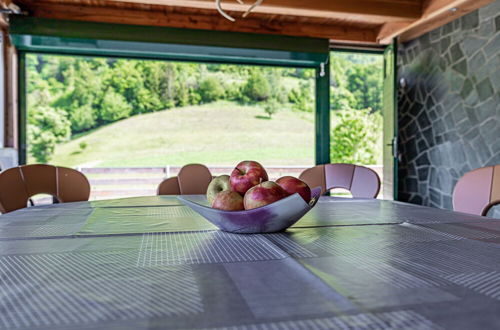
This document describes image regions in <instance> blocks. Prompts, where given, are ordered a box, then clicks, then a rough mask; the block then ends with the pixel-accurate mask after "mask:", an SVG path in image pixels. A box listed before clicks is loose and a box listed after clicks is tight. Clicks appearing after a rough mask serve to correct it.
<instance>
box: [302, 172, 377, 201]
mask: <svg viewBox="0 0 500 330" xmlns="http://www.w3.org/2000/svg"><path fill="white" fill-rule="evenodd" d="M299 178H300V179H301V180H302V181H304V182H306V183H307V184H308V185H309V187H311V188H314V187H318V186H319V187H321V188H322V189H321V193H322V194H324V193H326V192H327V191H329V190H330V189H334V188H344V189H347V190H349V191H350V192H351V194H352V196H353V197H355V198H376V197H377V195H378V193H379V191H380V178H379V177H378V174H377V173H376V172H375V171H374V170H372V169H370V168H368V167H364V166H359V165H353V164H325V165H318V166H315V167H312V168H309V169H307V170H305V171H304V172H302V173H301V174H300V176H299Z"/></svg>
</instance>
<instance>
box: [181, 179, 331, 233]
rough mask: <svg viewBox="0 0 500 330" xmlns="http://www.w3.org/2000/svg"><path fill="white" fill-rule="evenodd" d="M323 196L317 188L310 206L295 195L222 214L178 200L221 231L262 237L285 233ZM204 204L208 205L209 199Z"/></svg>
mask: <svg viewBox="0 0 500 330" xmlns="http://www.w3.org/2000/svg"><path fill="white" fill-rule="evenodd" d="M320 194H321V188H320V187H317V188H314V189H312V191H311V202H309V204H307V203H306V202H305V201H304V200H303V199H302V197H300V195H299V194H293V195H291V196H288V197H286V198H283V199H281V200H279V201H277V202H274V203H272V204H269V205H266V206H263V207H259V208H256V209H253V210H248V211H222V210H217V209H213V208H211V207H209V206H207V205H202V204H200V203H197V202H194V201H192V200H189V199H188V198H185V197H182V196H178V197H177V198H178V199H179V200H180V201H182V202H183V203H184V204H185V205H187V206H189V207H190V208H191V209H192V210H193V211H195V212H197V213H198V214H200V215H201V216H202V217H204V218H205V219H207V220H208V221H210V222H211V223H213V224H214V225H216V226H217V227H218V228H219V229H220V230H223V231H227V232H230V233H236V234H258V233H274V232H278V231H283V230H285V229H287V228H288V227H290V226H292V225H293V224H294V223H296V222H297V221H299V219H300V218H302V217H303V216H304V215H305V214H306V213H307V212H309V210H311V209H312V208H313V207H314V206H315V205H316V202H317V201H318V199H319V196H320ZM204 201H205V204H207V203H206V199H204Z"/></svg>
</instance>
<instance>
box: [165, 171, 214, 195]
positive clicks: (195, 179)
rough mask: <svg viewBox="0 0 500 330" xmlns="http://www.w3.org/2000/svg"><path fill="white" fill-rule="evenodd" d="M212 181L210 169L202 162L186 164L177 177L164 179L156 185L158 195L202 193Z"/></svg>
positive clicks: (205, 191) (204, 192)
mask: <svg viewBox="0 0 500 330" xmlns="http://www.w3.org/2000/svg"><path fill="white" fill-rule="evenodd" d="M210 181H212V174H211V173H210V170H209V169H208V168H207V167H206V166H205V165H202V164H188V165H185V166H183V167H182V168H181V170H180V171H179V174H178V175H177V177H172V178H168V179H166V180H164V181H163V182H162V183H160V185H159V186H158V191H157V194H158V195H204V194H206V193H207V188H208V185H209V184H210Z"/></svg>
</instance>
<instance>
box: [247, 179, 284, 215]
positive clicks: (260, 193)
mask: <svg viewBox="0 0 500 330" xmlns="http://www.w3.org/2000/svg"><path fill="white" fill-rule="evenodd" d="M284 197H286V192H285V191H284V190H283V188H281V187H280V186H279V185H277V184H276V183H274V182H272V181H266V182H262V183H261V184H258V185H256V186H254V187H252V188H250V189H249V190H248V191H247V193H246V194H245V197H244V198H243V204H244V205H245V210H251V209H256V208H258V207H261V206H265V205H268V204H271V203H274V202H276V201H279V200H280V199H282V198H284Z"/></svg>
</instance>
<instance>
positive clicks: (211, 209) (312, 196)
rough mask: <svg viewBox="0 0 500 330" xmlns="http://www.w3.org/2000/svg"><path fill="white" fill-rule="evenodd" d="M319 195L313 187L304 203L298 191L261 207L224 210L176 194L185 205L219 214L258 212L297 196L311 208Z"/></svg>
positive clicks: (318, 189) (317, 188)
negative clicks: (192, 205) (195, 206)
mask: <svg viewBox="0 0 500 330" xmlns="http://www.w3.org/2000/svg"><path fill="white" fill-rule="evenodd" d="M320 196H321V187H315V188H313V189H311V201H310V202H309V203H306V201H304V199H303V198H302V196H300V195H299V194H298V193H294V194H291V195H289V196H287V197H285V198H282V199H280V200H278V201H276V202H274V203H271V204H267V205H264V206H261V207H257V208H255V209H251V210H241V211H225V210H219V209H214V208H212V207H210V206H207V205H203V204H200V203H198V202H195V201H193V200H190V199H188V198H185V197H183V196H182V195H179V196H177V199H179V200H180V201H181V202H183V203H184V204H185V205H187V206H189V204H196V205H197V206H199V207H202V208H205V209H207V210H210V211H212V212H217V213H219V214H231V215H237V214H242V215H243V214H246V215H248V214H252V213H254V212H259V211H261V210H262V209H263V208H268V207H270V206H272V207H278V206H279V205H281V204H284V203H287V202H288V201H289V200H290V199H297V197H298V198H299V199H300V200H301V201H302V203H303V205H304V207H305V208H309V209H312V208H313V207H314V206H315V205H316V203H317V202H318V200H319V197H320Z"/></svg>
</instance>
